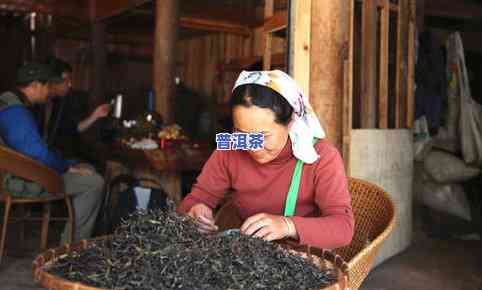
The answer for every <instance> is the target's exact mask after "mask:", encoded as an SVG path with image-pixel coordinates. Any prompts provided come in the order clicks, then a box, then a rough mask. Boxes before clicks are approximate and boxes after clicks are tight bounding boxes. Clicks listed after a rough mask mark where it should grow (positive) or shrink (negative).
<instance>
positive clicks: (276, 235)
mask: <svg viewBox="0 0 482 290" xmlns="http://www.w3.org/2000/svg"><path fill="white" fill-rule="evenodd" d="M241 233H242V234H245V235H249V236H253V237H256V238H261V239H264V240H266V241H274V240H280V239H283V238H286V237H288V236H289V228H288V226H287V224H286V221H285V218H284V217H283V216H279V215H272V214H266V213H259V214H256V215H253V216H251V217H249V218H248V219H246V221H245V222H244V223H243V225H242V226H241Z"/></svg>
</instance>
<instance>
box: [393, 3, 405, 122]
mask: <svg viewBox="0 0 482 290" xmlns="http://www.w3.org/2000/svg"><path fill="white" fill-rule="evenodd" d="M399 1H400V2H399V3H400V6H399V8H400V10H399V13H398V18H397V19H398V20H397V63H396V68H395V74H396V76H395V78H396V80H395V128H396V129H398V128H400V125H401V122H400V115H401V114H400V98H401V94H402V79H403V74H404V72H403V23H404V19H403V13H404V9H403V5H402V3H401V2H402V1H403V0H399Z"/></svg>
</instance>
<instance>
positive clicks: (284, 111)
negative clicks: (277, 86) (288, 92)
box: [230, 84, 293, 126]
mask: <svg viewBox="0 0 482 290" xmlns="http://www.w3.org/2000/svg"><path fill="white" fill-rule="evenodd" d="M230 105H231V108H234V106H245V107H251V106H253V105H255V106H257V107H260V108H265V109H270V110H271V111H273V113H274V114H275V118H276V119H275V121H276V123H278V124H281V125H285V126H286V125H288V123H289V122H290V120H291V115H292V114H293V108H292V107H291V105H290V104H289V103H288V101H287V100H285V98H283V96H281V95H280V94H279V93H278V92H276V91H274V90H272V89H271V88H269V87H266V86H262V85H257V84H246V85H241V86H239V87H237V88H236V89H235V90H234V91H233V94H232V95H231V100H230Z"/></svg>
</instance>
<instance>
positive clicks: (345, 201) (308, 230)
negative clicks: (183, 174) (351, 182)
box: [178, 140, 354, 249]
mask: <svg viewBox="0 0 482 290" xmlns="http://www.w3.org/2000/svg"><path fill="white" fill-rule="evenodd" d="M315 149H316V151H317V152H318V154H319V155H320V158H319V159H318V160H317V161H316V162H315V163H313V164H304V166H303V172H302V176H301V184H300V189H299V193H298V199H297V204H296V211H295V215H294V216H293V217H292V220H293V223H294V225H295V227H296V230H297V232H298V236H299V243H300V244H302V245H311V246H315V247H319V248H330V249H332V248H338V247H342V246H345V245H347V244H349V243H350V242H351V239H352V236H353V228H354V219H353V212H352V208H351V197H350V193H349V192H348V185H347V178H346V175H345V170H344V166H343V162H342V159H341V156H340V154H339V152H338V150H337V149H336V148H335V147H334V146H333V145H331V144H330V143H328V142H327V141H325V140H319V141H318V142H317V144H316V145H315ZM296 161H297V159H296V158H295V157H294V155H293V152H292V149H291V142H290V141H289V140H288V142H287V144H286V145H285V147H284V148H283V150H282V152H280V154H279V155H278V156H277V157H276V159H274V160H272V161H270V162H268V163H266V164H259V163H257V162H256V161H255V160H254V159H252V158H251V157H250V155H249V154H248V153H247V152H246V151H242V150H237V151H221V150H218V151H215V152H214V153H213V154H212V155H211V157H210V158H209V160H208V161H207V162H206V164H205V165H204V167H203V170H202V172H201V174H200V175H199V177H198V178H197V181H196V183H195V184H194V186H193V188H192V190H191V193H190V194H189V195H188V196H186V197H185V199H184V200H183V201H182V202H181V204H180V205H179V207H178V212H180V213H186V212H187V211H189V209H190V208H191V207H192V206H193V205H195V204H197V203H204V204H206V205H207V206H209V207H211V208H215V207H216V206H217V205H218V203H219V202H220V201H221V200H222V199H223V197H224V194H225V193H226V192H227V190H229V189H231V191H232V199H233V202H234V204H235V206H236V207H237V209H238V214H239V216H240V217H241V218H242V219H243V220H244V219H246V218H248V217H250V216H252V215H255V214H258V213H268V214H274V215H283V211H284V206H285V200H286V194H287V192H288V189H289V185H290V183H291V177H292V175H293V172H294V168H295V164H296Z"/></svg>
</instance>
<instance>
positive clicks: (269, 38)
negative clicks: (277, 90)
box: [263, 0, 274, 70]
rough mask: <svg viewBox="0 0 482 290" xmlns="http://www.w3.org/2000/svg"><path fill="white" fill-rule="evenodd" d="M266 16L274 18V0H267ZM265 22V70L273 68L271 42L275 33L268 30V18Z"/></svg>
mask: <svg viewBox="0 0 482 290" xmlns="http://www.w3.org/2000/svg"><path fill="white" fill-rule="evenodd" d="M264 5H265V6H264V18H265V20H266V19H272V16H273V12H274V0H266V1H265V4H264ZM266 21H267V22H266V23H265V24H264V28H263V38H264V44H265V46H264V53H263V70H270V69H271V44H272V42H273V35H272V34H271V33H270V32H271V31H266V30H265V28H266V25H267V24H268V20H266Z"/></svg>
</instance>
